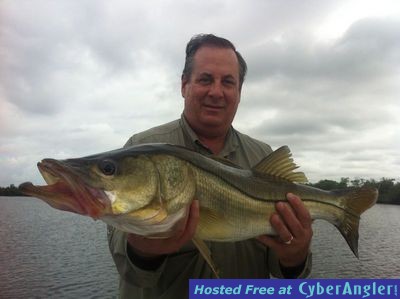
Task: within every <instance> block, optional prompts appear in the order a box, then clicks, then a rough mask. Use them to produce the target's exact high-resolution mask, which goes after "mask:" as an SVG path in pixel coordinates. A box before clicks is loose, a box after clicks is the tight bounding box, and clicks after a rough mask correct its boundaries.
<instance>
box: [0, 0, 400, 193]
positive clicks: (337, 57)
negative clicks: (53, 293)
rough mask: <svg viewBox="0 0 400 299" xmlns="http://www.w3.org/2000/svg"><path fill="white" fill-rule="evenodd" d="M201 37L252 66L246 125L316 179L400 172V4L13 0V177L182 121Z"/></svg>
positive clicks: (0, 124)
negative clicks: (187, 77)
mask: <svg viewBox="0 0 400 299" xmlns="http://www.w3.org/2000/svg"><path fill="white" fill-rule="evenodd" d="M198 33H213V34H215V35H218V36H222V37H225V38H228V39H229V40H231V41H232V42H233V43H234V44H235V46H236V48H237V49H238V51H239V52H240V53H241V54H242V55H243V56H244V58H245V59H246V61H247V63H248V68H249V70H248V74H247V77H246V81H245V83H244V86H243V90H242V95H241V102H240V106H239V110H238V113H237V115H236V118H235V121H234V123H233V126H234V127H235V128H236V129H238V130H239V131H241V132H243V133H246V134H248V135H250V136H252V137H255V138H257V139H260V140H262V141H264V142H266V143H268V144H270V145H271V146H272V148H273V149H276V148H278V147H280V146H282V145H288V146H289V147H290V149H291V151H292V153H293V158H294V161H295V162H296V163H297V164H298V165H299V166H300V170H301V171H303V172H305V174H306V176H307V177H308V178H309V180H310V181H311V182H316V181H319V180H322V179H332V180H340V178H342V177H349V178H350V179H353V178H365V179H372V178H373V179H377V180H379V179H380V178H382V177H385V178H394V179H396V180H397V181H400V130H399V129H400V117H399V116H400V84H399V83H400V1H397V0H393V1H389V0H377V1H368V0H325V1H320V0H308V1H300V0H299V1H293V0H279V1H272V0H249V1H234V0H214V1H213V0H210V1H194V0H185V1H183V0H182V1H179V0H175V1H172V0H164V1H161V0H160V1H156V0H149V1H128V0H126V1H122V0H114V1H108V0H96V1H95V0H92V1H91V0H76V1H73V0H57V1H52V0H36V1H31V0H0V169H1V172H0V186H8V185H9V184H15V185H18V184H20V183H22V182H25V181H32V182H34V183H37V184H38V183H43V182H44V181H43V179H42V178H41V176H40V174H39V172H38V170H37V168H36V163H37V162H38V161H40V160H41V159H43V158H57V159H64V158H72V157H80V156H86V155H90V154H95V153H100V152H103V151H106V150H111V149H116V148H119V147H122V146H123V145H124V143H125V142H126V140H127V139H128V138H129V137H130V136H131V135H132V134H134V133H138V132H140V131H143V130H145V129H148V128H151V127H153V126H157V125H160V124H163V123H165V122H168V121H171V120H174V119H177V118H179V117H180V115H181V113H182V107H183V99H182V97H181V93H180V75H181V72H182V69H183V64H184V50H185V46H186V43H187V42H188V41H189V39H190V38H191V37H192V36H193V35H195V34H198Z"/></svg>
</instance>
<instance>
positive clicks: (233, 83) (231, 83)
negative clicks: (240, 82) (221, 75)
mask: <svg viewBox="0 0 400 299" xmlns="http://www.w3.org/2000/svg"><path fill="white" fill-rule="evenodd" d="M224 83H225V84H226V85H235V84H236V82H235V81H233V80H225V81H224Z"/></svg>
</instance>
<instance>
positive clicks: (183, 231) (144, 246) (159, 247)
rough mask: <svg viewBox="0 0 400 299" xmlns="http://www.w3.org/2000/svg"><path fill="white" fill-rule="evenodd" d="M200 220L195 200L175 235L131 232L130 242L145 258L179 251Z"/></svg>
mask: <svg viewBox="0 0 400 299" xmlns="http://www.w3.org/2000/svg"><path fill="white" fill-rule="evenodd" d="M198 222H199V202H198V200H193V202H192V204H191V206H190V208H189V213H187V216H186V218H184V219H182V220H181V221H180V222H179V223H178V224H177V225H176V232H175V235H174V236H172V237H170V238H167V239H151V238H146V237H143V236H139V235H135V234H129V235H128V243H129V246H130V247H131V249H132V250H133V251H134V253H135V254H137V255H138V256H141V257H144V258H152V257H157V256H161V255H164V254H170V253H174V252H176V251H178V250H179V249H180V248H181V247H182V246H183V245H185V244H186V243H187V242H188V241H190V240H191V239H192V238H193V236H194V234H195V232H196V228H197V224H198Z"/></svg>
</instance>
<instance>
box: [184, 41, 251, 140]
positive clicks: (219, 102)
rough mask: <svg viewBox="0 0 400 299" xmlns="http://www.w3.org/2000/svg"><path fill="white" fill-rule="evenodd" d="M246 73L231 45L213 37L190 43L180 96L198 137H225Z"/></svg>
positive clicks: (244, 66)
mask: <svg viewBox="0 0 400 299" xmlns="http://www.w3.org/2000/svg"><path fill="white" fill-rule="evenodd" d="M246 70H247V66H246V62H245V61H244V59H243V58H242V56H241V55H240V54H239V53H238V52H237V51H236V49H235V47H234V45H233V44H232V43H231V42H230V41H228V40H226V39H224V38H220V37H216V36H214V35H211V34H207V35H197V36H195V37H193V38H192V39H191V40H190V41H189V43H188V45H187V47H186V61H185V68H184V70H183V74H182V82H181V84H182V85H181V92H182V96H183V97H184V98H185V107H184V115H185V117H186V119H187V121H188V122H189V124H190V126H191V127H192V128H193V129H194V130H195V131H196V133H197V134H199V135H201V136H203V137H208V138H212V137H217V136H219V137H224V136H225V134H226V133H227V132H228V130H229V128H230V126H231V124H232V121H233V118H234V116H235V114H236V110H237V107H238V105H239V102H240V92H241V87H242V84H243V80H244V77H245V74H246Z"/></svg>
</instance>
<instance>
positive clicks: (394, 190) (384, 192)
mask: <svg viewBox="0 0 400 299" xmlns="http://www.w3.org/2000/svg"><path fill="white" fill-rule="evenodd" d="M309 185H310V186H313V187H316V188H320V189H323V190H334V189H344V188H348V187H362V186H371V187H375V188H377V189H378V190H379V197H378V202H379V203H388V204H400V182H395V179H391V178H381V179H380V181H376V180H374V179H370V180H366V179H361V178H355V179H353V180H351V181H350V179H349V178H341V179H340V182H336V181H332V180H321V181H319V182H317V183H314V184H313V183H310V184H309Z"/></svg>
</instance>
